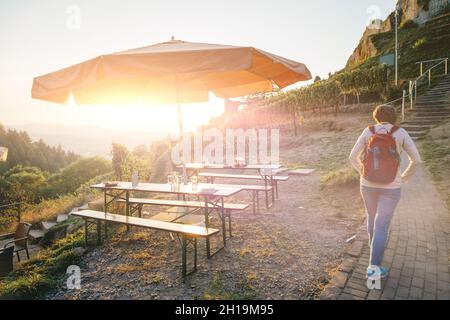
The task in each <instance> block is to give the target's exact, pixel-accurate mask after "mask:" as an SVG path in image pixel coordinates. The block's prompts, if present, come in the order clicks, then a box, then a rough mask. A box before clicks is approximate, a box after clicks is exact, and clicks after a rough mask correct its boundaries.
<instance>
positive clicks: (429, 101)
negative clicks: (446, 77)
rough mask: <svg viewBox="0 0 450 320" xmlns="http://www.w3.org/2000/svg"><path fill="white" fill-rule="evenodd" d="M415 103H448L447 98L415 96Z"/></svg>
mask: <svg viewBox="0 0 450 320" xmlns="http://www.w3.org/2000/svg"><path fill="white" fill-rule="evenodd" d="M416 103H426V104H448V103H449V102H448V100H447V99H421V98H417V100H416Z"/></svg>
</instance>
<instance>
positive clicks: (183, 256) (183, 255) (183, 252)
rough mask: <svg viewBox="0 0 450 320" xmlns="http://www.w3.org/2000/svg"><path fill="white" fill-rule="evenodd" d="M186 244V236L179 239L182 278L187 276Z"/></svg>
mask: <svg viewBox="0 0 450 320" xmlns="http://www.w3.org/2000/svg"><path fill="white" fill-rule="evenodd" d="M186 255H187V242H186V236H185V235H184V234H183V236H182V238H181V265H182V266H181V268H182V273H183V278H185V277H186V274H187V258H186Z"/></svg>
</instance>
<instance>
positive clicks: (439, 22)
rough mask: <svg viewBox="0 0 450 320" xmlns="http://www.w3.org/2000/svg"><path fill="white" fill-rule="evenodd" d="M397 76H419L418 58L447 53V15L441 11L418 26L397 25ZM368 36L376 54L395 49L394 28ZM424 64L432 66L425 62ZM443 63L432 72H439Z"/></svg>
mask: <svg viewBox="0 0 450 320" xmlns="http://www.w3.org/2000/svg"><path fill="white" fill-rule="evenodd" d="M398 36H399V53H400V59H399V76H400V78H401V79H409V78H416V77H418V76H419V66H418V65H417V64H416V62H418V61H425V60H432V59H439V58H445V57H450V15H448V14H442V15H440V16H438V17H436V18H434V19H432V20H430V21H428V22H427V23H425V24H424V25H422V26H420V28H401V29H399V33H398ZM370 40H371V42H372V44H373V45H374V47H375V48H376V51H377V57H378V56H381V55H384V54H387V53H393V52H394V50H395V33H394V31H393V30H392V31H388V32H383V33H379V34H374V35H372V36H371V37H370ZM425 67H431V65H426V66H425ZM442 71H443V66H442V68H440V69H439V70H438V69H436V70H435V72H440V73H442Z"/></svg>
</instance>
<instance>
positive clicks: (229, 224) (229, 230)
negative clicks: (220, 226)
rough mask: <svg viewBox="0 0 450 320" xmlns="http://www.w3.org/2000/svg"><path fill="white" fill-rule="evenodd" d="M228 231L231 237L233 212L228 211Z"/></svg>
mask: <svg viewBox="0 0 450 320" xmlns="http://www.w3.org/2000/svg"><path fill="white" fill-rule="evenodd" d="M228 232H229V234H230V238H231V237H232V236H233V234H232V233H231V214H230V213H229V212H228Z"/></svg>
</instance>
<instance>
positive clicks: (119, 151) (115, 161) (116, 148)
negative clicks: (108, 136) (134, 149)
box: [111, 142, 129, 181]
mask: <svg viewBox="0 0 450 320" xmlns="http://www.w3.org/2000/svg"><path fill="white" fill-rule="evenodd" d="M128 154H129V152H128V150H127V148H126V147H125V146H124V145H121V144H119V143H115V142H113V144H112V147H111V155H112V167H113V170H114V174H115V176H116V179H118V180H120V181H123V177H122V173H123V166H124V164H125V162H126V159H127V157H128Z"/></svg>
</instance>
